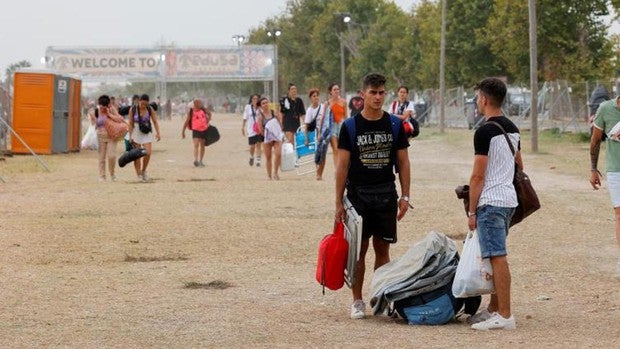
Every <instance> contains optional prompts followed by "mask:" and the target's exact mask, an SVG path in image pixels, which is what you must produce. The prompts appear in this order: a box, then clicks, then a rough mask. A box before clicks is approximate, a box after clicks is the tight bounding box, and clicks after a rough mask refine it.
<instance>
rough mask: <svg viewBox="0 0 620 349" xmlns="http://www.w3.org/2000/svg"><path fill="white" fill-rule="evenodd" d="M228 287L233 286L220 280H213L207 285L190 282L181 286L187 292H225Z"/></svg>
mask: <svg viewBox="0 0 620 349" xmlns="http://www.w3.org/2000/svg"><path fill="white" fill-rule="evenodd" d="M229 287H233V285H232V284H231V283H230V282H226V281H222V280H214V281H211V282H207V283H204V282H195V281H190V282H186V283H185V285H184V286H183V288H185V289H188V290H203V289H204V290H225V289H227V288H229Z"/></svg>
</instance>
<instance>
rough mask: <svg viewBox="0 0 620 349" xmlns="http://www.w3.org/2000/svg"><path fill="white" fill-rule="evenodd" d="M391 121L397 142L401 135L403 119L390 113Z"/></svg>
mask: <svg viewBox="0 0 620 349" xmlns="http://www.w3.org/2000/svg"><path fill="white" fill-rule="evenodd" d="M390 122H391V124H392V135H393V136H394V142H396V140H397V139H398V137H399V136H400V125H401V124H402V123H403V121H402V120H401V119H400V118H399V117H398V116H396V115H394V114H390Z"/></svg>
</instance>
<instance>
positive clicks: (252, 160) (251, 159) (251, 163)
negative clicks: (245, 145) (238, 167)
mask: <svg viewBox="0 0 620 349" xmlns="http://www.w3.org/2000/svg"><path fill="white" fill-rule="evenodd" d="M253 165H254V158H250V166H253Z"/></svg>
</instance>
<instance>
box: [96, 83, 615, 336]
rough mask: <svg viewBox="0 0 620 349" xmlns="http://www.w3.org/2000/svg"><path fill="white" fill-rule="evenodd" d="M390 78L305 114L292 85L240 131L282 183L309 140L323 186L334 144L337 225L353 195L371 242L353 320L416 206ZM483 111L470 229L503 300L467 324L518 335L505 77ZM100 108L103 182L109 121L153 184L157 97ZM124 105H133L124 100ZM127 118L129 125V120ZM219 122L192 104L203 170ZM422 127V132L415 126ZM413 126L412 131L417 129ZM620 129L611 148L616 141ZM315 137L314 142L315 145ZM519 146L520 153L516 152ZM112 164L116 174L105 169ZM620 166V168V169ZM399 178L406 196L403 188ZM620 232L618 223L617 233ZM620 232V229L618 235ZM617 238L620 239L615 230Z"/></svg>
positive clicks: (596, 144) (252, 111)
mask: <svg viewBox="0 0 620 349" xmlns="http://www.w3.org/2000/svg"><path fill="white" fill-rule="evenodd" d="M385 85H386V79H385V77H384V76H382V75H379V74H368V75H367V76H366V77H365V78H364V81H363V84H362V86H363V87H362V89H361V90H360V91H358V95H357V96H355V97H354V98H352V99H351V100H350V101H349V103H348V109H349V110H348V111H347V101H346V99H345V98H343V97H342V96H341V91H340V87H339V86H338V84H330V85H329V86H327V89H326V90H325V92H326V95H327V98H325V99H324V100H321V91H320V89H318V88H310V89H308V96H307V97H308V100H309V102H310V104H309V105H308V107H307V108H306V107H305V105H304V101H303V100H302V99H301V98H300V97H299V95H298V90H297V86H295V85H294V84H290V85H289V86H288V91H287V94H286V96H285V97H283V98H282V99H280V100H279V101H277V103H276V104H275V106H276V108H275V109H276V110H274V108H273V107H272V103H271V101H270V99H269V98H267V97H264V96H261V95H259V94H253V95H252V96H250V98H249V100H248V104H247V105H246V106H245V108H244V110H243V114H242V123H241V134H242V136H243V137H247V142H248V152H249V160H248V164H249V166H251V167H254V166H255V167H262V166H264V168H265V170H266V172H267V176H268V178H269V179H272V180H278V179H280V174H279V172H280V171H281V164H282V148H283V143H285V142H289V143H292V144H295V142H296V141H298V139H299V137H296V135H299V134H300V133H301V134H303V135H304V138H305V140H304V145H308V144H309V143H310V142H314V143H315V145H316V150H315V154H314V155H315V156H314V163H315V166H316V180H322V179H323V176H324V170H325V161H326V157H327V151H328V147H329V146H330V145H331V148H332V151H333V161H334V166H335V174H334V175H335V211H334V212H335V213H334V219H335V220H336V221H343V220H344V219H345V216H346V212H345V209H344V200H345V198H346V199H347V200H349V201H350V202H351V204H352V205H353V207H354V208H355V210H356V211H357V212H358V214H359V215H361V216H362V217H363V227H362V243H361V249H360V254H359V256H360V257H359V262H358V264H357V266H356V273H355V280H356V281H355V283H354V284H353V285H352V296H353V297H352V298H353V302H352V304H351V318H353V319H361V318H364V317H365V316H366V304H365V302H364V300H363V295H362V289H363V283H364V274H365V259H366V254H367V250H368V248H369V247H370V245H371V244H370V242H371V240H372V246H373V249H374V255H375V261H374V269H375V270H376V269H377V268H379V267H381V266H383V265H385V264H386V263H388V262H389V261H390V252H389V249H390V245H391V244H393V243H396V242H397V229H396V227H397V224H396V223H397V221H398V220H400V219H402V218H403V217H404V216H405V214H406V213H407V212H408V211H409V210H410V209H411V208H413V206H412V205H411V199H410V194H411V192H410V163H409V155H408V150H407V149H408V147H409V145H410V141H411V138H412V137H415V135H417V132H419V130H415V127H419V126H417V123H415V118H416V115H415V110H414V108H413V104H412V103H411V101H410V100H409V99H408V96H409V90H408V88H407V87H406V86H399V87H398V89H397V94H398V98H397V99H396V100H394V101H393V102H392V103H391V104H390V105H389V107H388V110H389V112H388V111H385V110H384V105H385V99H386V95H387V92H386V88H385ZM475 90H476V104H477V108H478V110H479V112H480V113H481V114H482V115H483V116H484V118H485V121H486V122H485V123H484V124H483V125H481V126H480V127H479V128H478V129H477V130H476V131H475V134H474V158H473V159H474V160H473V166H472V173H471V177H470V182H469V186H470V192H469V208H468V214H467V226H468V228H469V229H470V230H474V229H476V230H477V232H478V235H479V242H480V249H481V255H482V257H483V258H489V259H490V262H491V265H492V266H493V271H494V272H493V282H494V285H495V293H494V294H493V295H491V297H490V301H489V303H488V305H487V307H486V308H484V309H483V310H482V311H480V312H478V313H477V314H475V315H473V316H471V317H470V318H469V319H468V322H469V323H471V326H472V328H473V329H477V330H489V329H515V328H516V321H515V319H514V316H513V314H512V312H511V307H510V285H511V276H510V269H509V266H508V259H507V255H508V252H507V249H506V239H507V235H508V229H509V223H510V220H511V217H512V215H513V214H514V212H515V207H516V206H517V204H518V203H517V199H516V193H515V189H514V186H513V184H512V180H513V176H514V172H515V166H519V167H520V168H521V169H522V168H523V161H522V158H521V154H520V133H519V129H518V128H517V126H516V125H515V124H514V123H513V122H512V121H511V120H510V119H509V118H507V117H506V116H504V115H503V112H502V109H501V106H502V103H503V101H504V99H505V98H506V85H505V83H504V82H502V81H501V80H499V79H496V78H487V79H484V80H482V81H481V82H480V83H479V84H478V85H476V88H475ZM97 104H98V106H97V107H96V108H93V109H91V110H90V111H89V118H90V121H91V123H92V125H94V126H95V127H96V133H97V139H98V142H99V148H98V149H99V150H98V151H99V160H98V164H99V166H98V168H99V179H100V180H101V181H105V180H106V179H107V174H108V173H109V176H110V179H111V180H112V181H114V180H116V176H115V162H116V147H117V143H118V142H119V141H120V139H118V138H117V139H114V138H112V137H111V136H110V135H109V134H108V133H107V130H106V127H105V124H106V121H107V120H108V119H111V120H115V121H116V122H126V123H127V125H128V133H127V136H126V143H127V147H128V148H130V147H140V148H144V149H145V150H146V156H144V157H142V158H140V159H138V160H136V161H135V162H134V166H135V171H136V175H137V176H138V179H139V180H142V181H148V180H149V177H148V176H147V168H148V164H149V160H150V155H151V151H152V143H153V142H154V141H159V140H160V139H161V134H160V128H159V122H158V117H157V109H158V107H157V106H156V105H155V106H154V105H152V104H151V103H150V100H149V96H148V95H141V96H134V99H133V100H132V102H131V103H130V104H129V106H125V105H119V104H118V103H117V102H116V101H115V100H114V98H111V97H109V96H107V95H102V96H100V97H99V98H98V100H97ZM123 104H124V103H123ZM618 110H620V99H615V100H612V101H609V102H608V103H607V104H604V105H602V107H601V109H600V111H599V112H598V113H597V117H596V118H595V119H594V123H593V125H594V131H593V138H592V147H591V159H592V163H591V166H592V176H591V179H590V182H591V183H592V186H593V187H594V188H595V189H598V188H599V187H600V183H601V177H602V176H601V174H600V172H599V170H598V168H597V165H598V164H597V162H598V154H599V148H600V143H601V141H602V139H603V137H602V136H603V134H611V133H613V132H612V131H614V130H616V128H620V127H614V126H616V121H617V120H620V113H619V112H618ZM124 116H125V117H126V118H124ZM211 118H212V111H211V110H209V108H207V107H205V106H204V104H203V101H202V100H201V99H200V98H196V99H194V100H193V101H192V102H191V103H190V104H188V105H187V111H186V117H185V121H184V123H183V126H182V130H181V137H182V138H185V134H186V130H191V131H192V140H193V159H194V162H193V164H194V166H195V167H204V162H203V161H204V155H205V139H206V132H207V130H208V128H209V125H210V122H211ZM412 122H413V124H415V125H416V126H414V129H413V130H411V129H408V127H411V123H412ZM408 124H409V125H408ZM618 134H620V131H618V130H616V131H615V134H614V135H612V136H611V138H613V137H616V138H614V139H611V140H609V139H608V140H607V141H608V143H609V142H612V141H615V142H616V143H617V138H618V137H617V135H618ZM312 137H314V139H311V138H312ZM508 142H510V143H511V145H512V147H513V148H514V149H516V153H515V154H514V155H513V153H512V152H511V149H510V148H511V147H510V146H509V144H508ZM616 143H611V146H610V150H609V151H608V153H607V155H608V160H607V161H606V164H607V172H608V179H609V181H610V185H609V186H610V192H611V197H612V202H613V205H614V209H615V210H616V216H617V217H619V215H618V212H620V211H618V207H617V206H618V205H620V204H618V202H620V201H619V200H618V198H617V197H616V196H617V195H618V190H616V189H617V188H616V187H618V185H617V183H620V181H619V180H617V178H616V177H614V176H615V175H616V172H617V170H618V169H617V167H618V166H616V162H615V157H614V156H615V155H614V154H616V153H614V151H615V148H613V147H614V146H615V145H616ZM106 166H107V171H106ZM614 166H615V167H614ZM397 179H398V181H399V184H400V185H399V186H398V187H399V188H400V195H399V194H398V189H397V186H396V183H395V181H396V180H397ZM616 222H620V219H619V218H617V219H616ZM618 226H620V224H619V223H617V224H616V227H618ZM616 231H620V229H616ZM616 235H617V237H618V241H620V237H619V236H620V235H618V233H616Z"/></svg>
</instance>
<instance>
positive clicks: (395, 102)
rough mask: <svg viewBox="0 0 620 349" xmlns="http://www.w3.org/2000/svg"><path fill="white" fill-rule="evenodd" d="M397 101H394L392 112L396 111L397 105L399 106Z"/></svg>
mask: <svg viewBox="0 0 620 349" xmlns="http://www.w3.org/2000/svg"><path fill="white" fill-rule="evenodd" d="M397 103H398V102H397V101H394V102H392V113H396V107H397V106H398V104H397Z"/></svg>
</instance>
